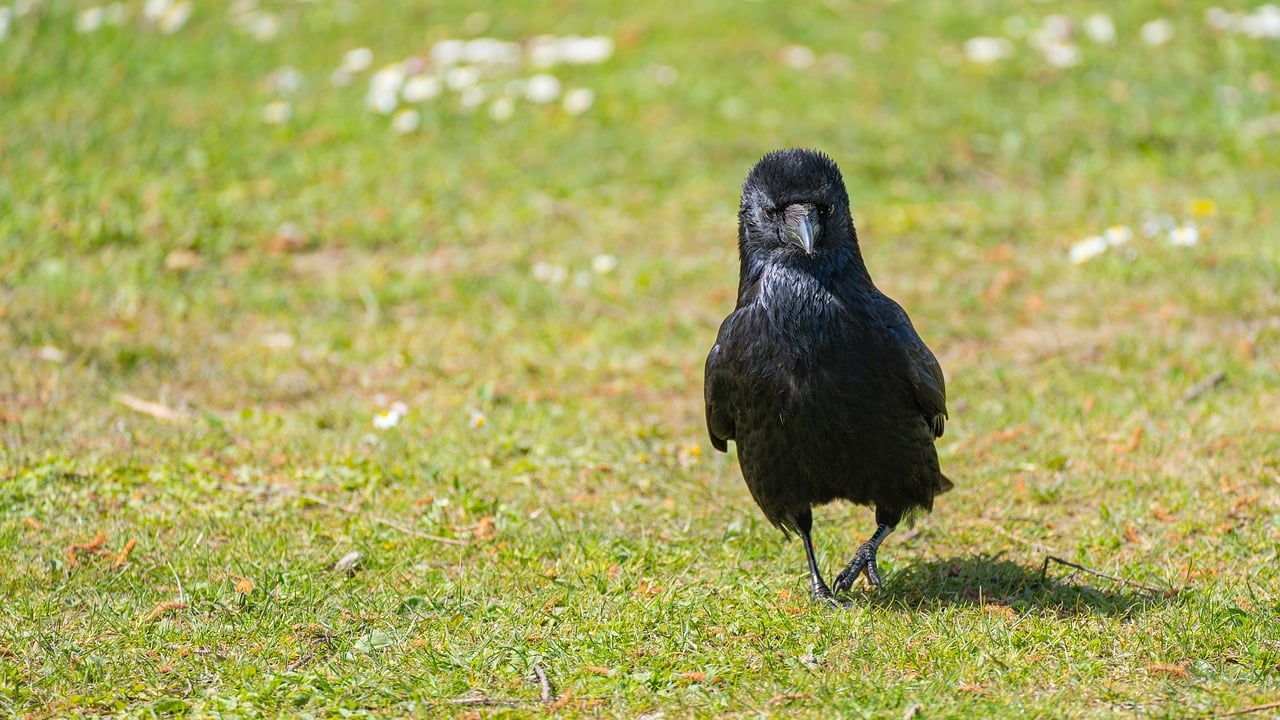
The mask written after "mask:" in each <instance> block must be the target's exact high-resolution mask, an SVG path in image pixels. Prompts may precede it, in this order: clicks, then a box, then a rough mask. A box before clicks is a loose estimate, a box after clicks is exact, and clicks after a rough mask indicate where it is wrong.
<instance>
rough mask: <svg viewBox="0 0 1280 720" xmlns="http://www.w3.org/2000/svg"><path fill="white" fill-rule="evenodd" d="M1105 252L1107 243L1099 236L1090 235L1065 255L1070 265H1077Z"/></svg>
mask: <svg viewBox="0 0 1280 720" xmlns="http://www.w3.org/2000/svg"><path fill="white" fill-rule="evenodd" d="M1106 251H1107V241H1106V240H1105V239H1104V238H1102V237H1101V236H1100V235H1090V236H1089V237H1087V238H1085V239H1083V240H1081V241H1079V242H1077V243H1076V244H1074V245H1072V246H1071V250H1070V251H1068V253H1067V259H1069V260H1070V261H1071V264H1072V265H1079V264H1081V263H1084V262H1088V261H1089V260H1092V259H1093V258H1095V257H1097V256H1099V255H1101V254H1102V253H1104V252H1106Z"/></svg>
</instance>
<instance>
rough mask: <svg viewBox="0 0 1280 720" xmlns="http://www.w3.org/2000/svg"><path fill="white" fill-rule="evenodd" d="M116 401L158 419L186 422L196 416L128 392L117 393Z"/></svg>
mask: <svg viewBox="0 0 1280 720" xmlns="http://www.w3.org/2000/svg"><path fill="white" fill-rule="evenodd" d="M116 402H118V403H120V404H121V405H124V406H125V407H127V408H129V409H130V410H136V411H138V412H140V413H142V414H143V415H150V416H151V417H153V418H156V419H157V420H167V421H169V422H176V423H185V422H188V421H189V420H192V419H193V418H194V417H195V416H194V415H192V414H191V413H188V412H186V411H184V410H177V409H174V408H171V407H169V406H168V405H161V404H160V403H157V402H151V401H150V400H143V399H142V398H139V397H134V396H133V395H128V394H126V393H116Z"/></svg>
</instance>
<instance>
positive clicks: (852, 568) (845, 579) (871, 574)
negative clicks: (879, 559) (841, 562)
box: [832, 542, 881, 593]
mask: <svg viewBox="0 0 1280 720" xmlns="http://www.w3.org/2000/svg"><path fill="white" fill-rule="evenodd" d="M859 575H866V576H867V582H868V583H870V584H871V586H872V587H877V588H878V587H880V585H881V583H880V568H878V567H876V549H875V546H873V545H872V544H871V543H869V542H865V543H863V544H862V545H861V546H859V547H858V551H857V552H856V553H854V554H853V559H852V560H850V561H849V564H848V565H847V566H845V569H844V570H841V571H840V574H839V575H837V576H836V581H835V584H834V585H833V586H832V587H833V588H834V589H835V592H836V593H843V592H848V590H849V589H850V588H852V587H853V584H854V583H855V582H857V581H858V576H859Z"/></svg>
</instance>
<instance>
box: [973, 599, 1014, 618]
mask: <svg viewBox="0 0 1280 720" xmlns="http://www.w3.org/2000/svg"><path fill="white" fill-rule="evenodd" d="M982 609H983V610H984V611H985V612H987V613H989V614H991V615H1003V616H1004V617H1005V618H1007V619H1009V620H1013V619H1014V618H1016V617H1018V613H1016V612H1014V610H1013V608H1011V607H1009V606H1008V605H997V604H995V603H987V604H986V605H984V606H983V607H982Z"/></svg>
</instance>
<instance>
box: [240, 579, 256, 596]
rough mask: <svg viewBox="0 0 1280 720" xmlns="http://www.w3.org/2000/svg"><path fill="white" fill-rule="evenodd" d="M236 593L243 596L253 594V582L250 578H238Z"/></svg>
mask: <svg viewBox="0 0 1280 720" xmlns="http://www.w3.org/2000/svg"><path fill="white" fill-rule="evenodd" d="M236 592H237V593H239V594H241V595H248V594H249V593H251V592H253V581H252V580H250V579H249V578H236Z"/></svg>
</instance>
